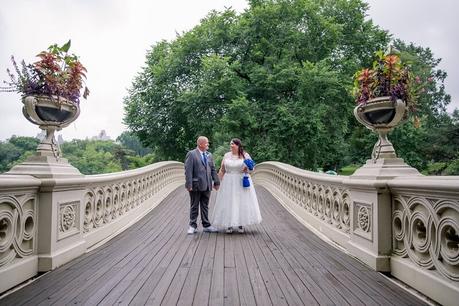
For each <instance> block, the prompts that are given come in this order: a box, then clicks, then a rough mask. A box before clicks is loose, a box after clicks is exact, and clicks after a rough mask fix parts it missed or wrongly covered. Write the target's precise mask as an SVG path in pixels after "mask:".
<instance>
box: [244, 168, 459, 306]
mask: <svg viewBox="0 0 459 306" xmlns="http://www.w3.org/2000/svg"><path fill="white" fill-rule="evenodd" d="M367 172H368V171H367ZM367 172H365V173H363V175H362V174H361V173H360V174H359V173H357V175H353V176H350V177H346V176H330V175H327V174H320V173H315V172H311V171H306V170H302V169H299V168H296V167H293V166H290V165H287V164H283V163H279V162H265V163H261V164H259V165H257V166H256V170H255V172H254V175H253V179H254V182H255V184H258V185H261V186H263V187H265V188H266V189H267V190H269V191H270V192H271V193H272V194H273V195H274V196H275V197H276V198H277V199H278V200H279V202H280V203H281V204H282V205H283V206H284V207H285V208H286V209H287V210H289V211H290V212H291V213H292V214H293V215H294V216H295V217H296V218H297V219H298V220H299V221H300V222H302V223H303V224H304V225H305V226H307V227H309V228H311V229H313V230H314V231H315V232H316V233H318V234H319V235H320V236H321V237H322V238H323V239H325V240H329V241H331V242H333V243H334V244H335V245H338V246H339V248H340V249H341V250H343V251H345V252H348V253H350V254H351V255H352V256H354V257H357V258H358V259H360V260H361V261H363V262H365V263H366V264H367V265H369V266H370V267H372V268H373V269H375V270H377V271H384V272H390V273H391V274H392V275H393V276H395V277H397V278H398V279H400V280H402V281H403V282H405V283H406V284H408V285H410V286H412V287H413V288H415V289H417V290H418V291H420V292H422V293H423V294H425V295H427V296H429V297H430V298H432V299H433V300H435V301H437V302H439V303H441V304H444V305H457V301H458V300H459V177H457V176H456V177H454V176H452V177H424V176H421V175H419V174H418V173H414V174H413V175H411V176H398V177H397V176H394V177H390V176H388V175H384V176H382V177H378V176H373V177H372V176H370V175H368V173H369V172H368V173H367ZM403 173H406V171H404V172H403Z"/></svg>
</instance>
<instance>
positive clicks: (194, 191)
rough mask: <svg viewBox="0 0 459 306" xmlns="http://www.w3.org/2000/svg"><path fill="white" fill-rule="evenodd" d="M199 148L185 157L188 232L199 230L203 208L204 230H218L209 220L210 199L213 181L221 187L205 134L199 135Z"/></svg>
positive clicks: (192, 232)
mask: <svg viewBox="0 0 459 306" xmlns="http://www.w3.org/2000/svg"><path fill="white" fill-rule="evenodd" d="M196 142H197V145H198V146H197V148H196V149H194V150H191V151H189V152H188V153H187V154H186V158H185V188H186V189H187V190H188V191H189V193H190V200H191V201H190V202H191V208H190V227H189V229H188V234H194V233H196V232H197V230H196V228H197V227H198V224H197V222H196V221H197V219H198V212H199V209H201V222H202V226H203V227H204V232H216V231H217V229H216V228H215V227H213V226H212V225H210V222H209V217H208V213H209V199H210V192H211V190H212V181H213V183H214V188H215V190H218V188H219V187H220V180H219V179H218V175H217V171H215V164H214V160H213V158H212V154H210V153H209V152H207V150H208V149H209V140H208V139H207V137H205V136H199V138H198V140H197V141H196Z"/></svg>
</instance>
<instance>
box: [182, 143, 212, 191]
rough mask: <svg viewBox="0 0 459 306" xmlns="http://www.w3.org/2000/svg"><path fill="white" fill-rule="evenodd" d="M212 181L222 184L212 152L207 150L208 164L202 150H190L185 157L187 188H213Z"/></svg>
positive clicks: (204, 189)
mask: <svg viewBox="0 0 459 306" xmlns="http://www.w3.org/2000/svg"><path fill="white" fill-rule="evenodd" d="M212 181H213V182H214V184H215V185H220V180H219V179H218V175H217V171H216V170H215V164H214V159H213V158H212V154H210V153H209V152H207V165H204V162H203V161H202V156H201V153H200V151H199V150H198V149H197V148H196V149H194V150H191V151H189V152H188V153H187V154H186V158H185V188H187V189H188V188H192V190H193V191H206V190H212Z"/></svg>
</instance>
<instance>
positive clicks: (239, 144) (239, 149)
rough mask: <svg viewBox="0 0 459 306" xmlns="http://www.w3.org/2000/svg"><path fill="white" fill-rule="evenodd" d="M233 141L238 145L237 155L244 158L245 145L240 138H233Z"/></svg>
mask: <svg viewBox="0 0 459 306" xmlns="http://www.w3.org/2000/svg"><path fill="white" fill-rule="evenodd" d="M231 142H232V143H234V144H235V145H237V146H238V151H237V155H238V156H239V157H242V158H244V147H242V142H241V140H240V139H239V138H233V139H231Z"/></svg>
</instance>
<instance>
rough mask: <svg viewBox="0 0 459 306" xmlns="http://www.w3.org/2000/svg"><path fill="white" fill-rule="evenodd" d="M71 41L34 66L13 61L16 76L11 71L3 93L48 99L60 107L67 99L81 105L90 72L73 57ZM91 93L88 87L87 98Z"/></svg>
mask: <svg viewBox="0 0 459 306" xmlns="http://www.w3.org/2000/svg"><path fill="white" fill-rule="evenodd" d="M70 45H71V41H70V40H69V41H68V42H67V43H65V44H64V45H62V46H58V45H57V44H54V45H51V46H49V47H48V49H47V51H42V52H40V53H39V54H38V55H37V57H38V58H39V60H38V61H37V62H35V63H33V64H26V63H25V62H24V61H22V62H21V66H19V65H18V64H17V63H16V61H15V59H14V57H13V56H12V57H11V60H12V62H13V67H14V70H15V72H16V74H17V76H15V75H14V74H13V73H12V72H11V71H10V70H9V69H7V72H8V75H9V77H10V81H4V83H5V84H6V85H7V86H6V87H0V90H1V91H3V92H18V93H20V94H21V95H22V96H23V97H26V96H48V97H50V98H52V99H54V100H55V102H57V103H59V102H60V99H61V98H63V99H66V100H68V101H69V102H70V103H74V104H79V102H80V96H81V94H80V90H81V89H82V88H83V86H84V79H85V78H86V74H85V73H86V72H87V71H86V68H85V67H84V66H83V65H82V64H81V62H80V61H79V60H78V57H77V56H76V55H75V54H69V53H68V51H69V49H70ZM88 95H89V90H88V88H87V87H86V86H84V92H83V98H85V99H86V98H87V96H88Z"/></svg>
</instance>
